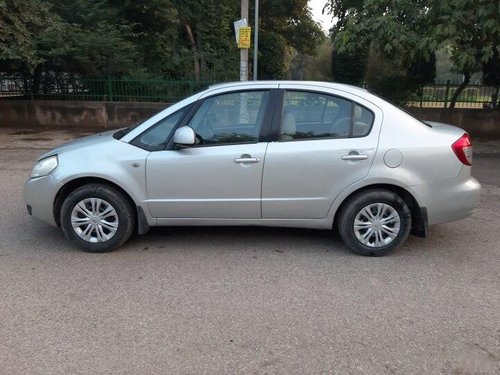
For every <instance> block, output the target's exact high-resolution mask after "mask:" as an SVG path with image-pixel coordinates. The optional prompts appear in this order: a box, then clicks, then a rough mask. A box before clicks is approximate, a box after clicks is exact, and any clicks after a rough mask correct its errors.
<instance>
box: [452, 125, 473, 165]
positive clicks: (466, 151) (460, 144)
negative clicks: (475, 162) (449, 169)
mask: <svg viewBox="0 0 500 375" xmlns="http://www.w3.org/2000/svg"><path fill="white" fill-rule="evenodd" d="M451 148H452V150H453V152H454V153H455V155H457V158H458V160H460V161H461V162H462V163H463V164H465V165H472V143H471V140H470V137H469V134H467V133H465V134H464V135H462V136H461V137H460V138H458V139H457V141H456V142H455V143H453V144H452V145H451Z"/></svg>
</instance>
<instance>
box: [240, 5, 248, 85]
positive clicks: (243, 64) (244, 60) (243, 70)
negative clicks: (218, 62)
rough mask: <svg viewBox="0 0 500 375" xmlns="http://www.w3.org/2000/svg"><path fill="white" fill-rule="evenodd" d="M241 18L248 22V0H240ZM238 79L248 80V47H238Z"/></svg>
mask: <svg viewBox="0 0 500 375" xmlns="http://www.w3.org/2000/svg"><path fill="white" fill-rule="evenodd" d="M241 19H242V20H243V19H245V20H247V22H248V0H241ZM240 81H248V49H247V48H240Z"/></svg>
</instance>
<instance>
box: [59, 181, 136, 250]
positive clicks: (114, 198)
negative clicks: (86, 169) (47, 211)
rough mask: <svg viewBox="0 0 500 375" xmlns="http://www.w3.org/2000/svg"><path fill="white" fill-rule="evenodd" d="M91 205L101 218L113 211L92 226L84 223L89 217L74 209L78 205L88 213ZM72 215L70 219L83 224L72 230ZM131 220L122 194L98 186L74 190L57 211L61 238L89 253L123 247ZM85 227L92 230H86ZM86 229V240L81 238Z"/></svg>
mask: <svg viewBox="0 0 500 375" xmlns="http://www.w3.org/2000/svg"><path fill="white" fill-rule="evenodd" d="M92 202H96V203H95V205H96V210H95V212H99V209H100V208H102V210H103V211H104V212H102V213H103V214H105V213H106V212H107V210H108V208H109V207H111V208H112V209H113V210H114V211H110V213H108V214H107V215H108V217H107V218H104V216H103V218H102V219H101V220H102V221H101V220H99V219H94V220H97V222H96V223H95V225H94V224H92V223H91V222H90V221H88V220H91V219H89V218H88V217H89V216H90V215H88V216H87V215H86V214H83V212H79V211H78V208H76V206H77V205H78V204H79V203H81V204H83V205H84V206H85V207H86V208H87V209H91V205H92ZM80 207H81V205H80ZM74 210H75V211H74ZM89 212H90V211H89ZM72 214H73V215H74V216H73V217H74V218H75V217H76V215H80V217H81V219H80V220H84V221H85V222H84V223H82V224H81V225H80V226H78V227H77V228H76V229H75V228H73V225H72ZM135 220H136V219H135V215H134V211H133V207H131V205H130V203H129V202H128V200H127V199H126V198H125V197H124V196H123V194H122V193H120V192H119V191H117V190H116V189H113V188H112V187H109V186H106V185H102V184H89V185H84V186H81V187H79V188H78V189H75V190H74V191H72V192H71V193H70V194H69V195H68V196H67V197H66V199H65V200H64V202H63V204H62V207H61V227H62V229H63V231H64V234H65V235H66V237H68V238H69V239H70V240H71V241H73V243H75V244H76V245H77V246H78V247H79V248H81V249H82V250H84V251H87V252H90V253H105V252H108V251H111V250H114V249H116V248H118V247H120V246H121V245H123V244H124V243H125V242H126V241H127V240H128V239H129V238H130V236H131V235H132V233H133V232H134V228H135ZM87 223H88V224H87ZM89 225H91V226H92V225H94V226H93V227H91V228H89V227H88V226H89ZM97 226H99V228H100V229H99V230H98V228H97ZM108 227H109V228H111V229H109V228H108ZM86 228H88V229H90V230H89V231H88V234H87V235H88V236H90V237H89V239H88V240H86V239H84V238H82V237H81V236H82V235H84V234H85V230H86ZM92 228H93V229H92ZM78 231H80V232H81V233H80V234H78ZM108 237H109V239H108ZM92 241H94V242H92Z"/></svg>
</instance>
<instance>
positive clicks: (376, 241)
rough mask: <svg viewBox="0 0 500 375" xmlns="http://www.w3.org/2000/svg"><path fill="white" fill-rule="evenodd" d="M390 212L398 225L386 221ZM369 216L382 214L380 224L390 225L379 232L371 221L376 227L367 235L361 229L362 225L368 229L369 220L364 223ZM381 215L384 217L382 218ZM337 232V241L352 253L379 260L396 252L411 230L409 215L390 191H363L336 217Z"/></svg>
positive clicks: (364, 230) (404, 204) (399, 198)
mask: <svg viewBox="0 0 500 375" xmlns="http://www.w3.org/2000/svg"><path fill="white" fill-rule="evenodd" d="M377 204H382V205H377ZM372 205H374V206H372ZM364 209H367V210H368V211H365V210H364ZM394 212H397V214H398V216H399V223H398V222H397V221H398V219H397V218H394V219H393V220H390V217H392V216H391V214H392V215H395V214H394ZM369 213H371V214H374V215H376V214H378V213H383V215H380V217H382V218H383V219H382V220H384V219H385V220H390V221H389V222H388V223H387V224H385V225H384V226H383V228H381V227H380V222H378V221H377V220H375V221H377V223H376V224H375V225H376V226H377V227H376V228H375V229H373V228H372V229H371V231H370V228H364V226H365V225H366V226H371V224H370V219H367V218H368V215H369ZM385 214H387V216H384V215H385ZM358 215H359V216H358ZM356 217H358V221H357V223H358V226H357V228H356V230H355V227H354V224H355V220H356ZM365 219H366V220H365ZM360 222H361V224H360ZM337 228H338V231H339V234H340V237H341V238H342V240H343V241H344V242H345V244H346V245H347V246H348V247H349V248H350V249H351V251H352V252H354V253H356V254H359V255H364V256H382V255H386V254H388V253H390V252H391V251H393V250H394V249H396V248H397V247H398V246H399V245H401V244H402V243H403V242H404V241H405V240H406V239H407V238H408V235H409V234H410V229H411V212H410V210H409V208H408V205H407V204H406V202H405V201H404V200H403V199H402V198H401V197H400V196H399V195H397V194H395V193H393V192H392V191H389V190H383V189H376V190H375V189H374V190H365V191H362V192H360V193H358V194H356V195H354V196H353V197H351V198H350V199H349V201H347V202H346V204H344V205H343V207H342V209H341V211H340V213H339V216H338V220H337ZM360 228H361V229H360ZM377 228H380V230H377ZM387 230H389V231H391V232H393V235H395V236H394V238H392V237H391V236H390V235H389V234H388V232H387ZM396 231H397V234H396V233H395V232H396ZM375 232H377V233H375ZM377 236H381V237H377ZM383 236H386V237H385V238H384V237H383ZM358 237H360V239H358ZM362 240H363V241H364V242H365V243H363V242H362Z"/></svg>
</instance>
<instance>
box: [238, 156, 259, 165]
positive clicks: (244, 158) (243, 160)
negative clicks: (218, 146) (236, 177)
mask: <svg viewBox="0 0 500 375" xmlns="http://www.w3.org/2000/svg"><path fill="white" fill-rule="evenodd" d="M241 156H242V157H240V158H236V159H234V162H235V163H238V164H255V163H260V158H252V157H251V156H250V155H249V156H246V155H241Z"/></svg>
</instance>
